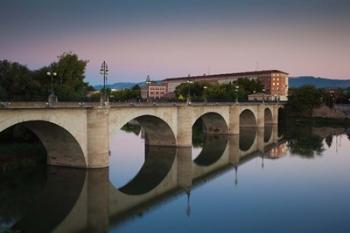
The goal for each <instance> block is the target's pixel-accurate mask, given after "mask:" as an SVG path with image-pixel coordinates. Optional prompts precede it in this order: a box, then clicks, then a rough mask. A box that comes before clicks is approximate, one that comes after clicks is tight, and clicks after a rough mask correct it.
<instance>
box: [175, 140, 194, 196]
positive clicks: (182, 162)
mask: <svg viewBox="0 0 350 233" xmlns="http://www.w3.org/2000/svg"><path fill="white" fill-rule="evenodd" d="M177 183H178V186H179V187H181V188H183V189H185V190H187V189H190V188H191V187H192V149H191V148H189V147H181V148H178V149H177Z"/></svg>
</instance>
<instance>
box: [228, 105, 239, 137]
mask: <svg viewBox="0 0 350 233" xmlns="http://www.w3.org/2000/svg"><path fill="white" fill-rule="evenodd" d="M239 112H240V107H239V106H238V105H233V106H230V108H229V124H228V134H239Z"/></svg>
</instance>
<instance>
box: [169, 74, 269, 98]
mask: <svg viewBox="0 0 350 233" xmlns="http://www.w3.org/2000/svg"><path fill="white" fill-rule="evenodd" d="M263 89H264V85H263V84H262V83H261V82H260V81H259V80H254V79H252V80H251V79H243V78H240V79H238V80H237V81H233V82H230V83H227V84H216V83H215V84H214V83H209V82H193V83H182V84H180V85H179V86H177V87H176V89H175V97H176V99H177V100H179V101H182V100H185V99H186V98H187V97H188V96H189V95H190V97H191V100H192V101H234V100H235V99H236V98H238V99H239V100H247V99H248V95H250V94H253V93H258V92H262V91H263Z"/></svg>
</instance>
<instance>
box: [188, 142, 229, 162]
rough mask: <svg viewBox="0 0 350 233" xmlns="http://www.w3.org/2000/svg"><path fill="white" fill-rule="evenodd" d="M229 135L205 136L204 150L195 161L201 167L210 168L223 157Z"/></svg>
mask: <svg viewBox="0 0 350 233" xmlns="http://www.w3.org/2000/svg"><path fill="white" fill-rule="evenodd" d="M227 138H228V137H227V135H205V137H204V142H203V149H202V151H201V152H200V154H199V155H198V157H197V158H196V159H195V160H194V163H195V164H197V165H199V166H209V165H212V164H214V163H215V162H217V161H218V160H219V159H220V158H221V156H222V155H223V153H224V151H225V149H226V145H227Z"/></svg>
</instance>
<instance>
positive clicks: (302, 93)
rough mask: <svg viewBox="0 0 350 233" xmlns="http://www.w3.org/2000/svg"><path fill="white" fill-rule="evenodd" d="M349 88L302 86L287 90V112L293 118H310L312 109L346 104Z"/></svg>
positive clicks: (349, 95) (349, 94)
mask: <svg viewBox="0 0 350 233" xmlns="http://www.w3.org/2000/svg"><path fill="white" fill-rule="evenodd" d="M349 98H350V88H347V89H341V88H337V89H317V88H316V87H314V86H303V87H300V88H291V89H290V90H289V97H288V104H287V112H288V115H289V116H293V117H311V116H312V111H313V109H314V108H317V107H319V106H321V105H327V106H328V107H331V108H332V107H333V105H334V104H336V103H339V104H343V103H348V101H349Z"/></svg>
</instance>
